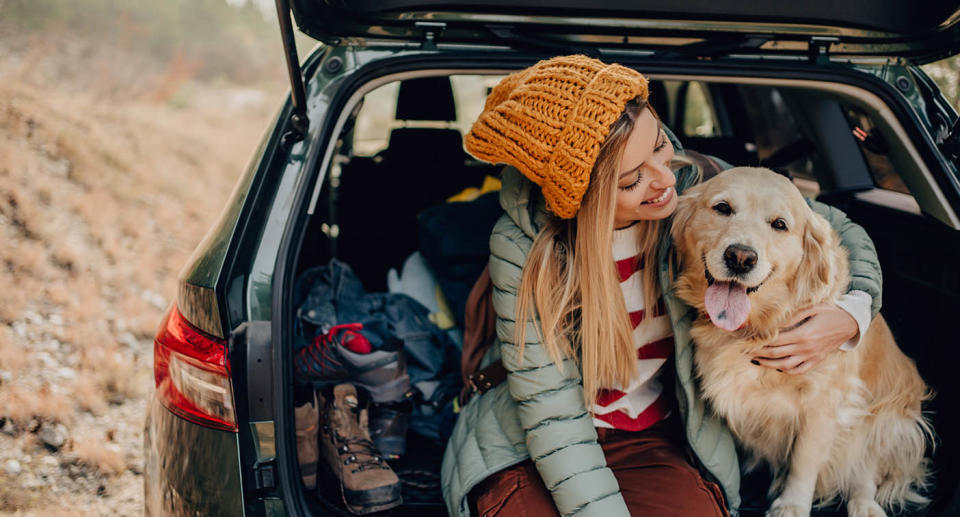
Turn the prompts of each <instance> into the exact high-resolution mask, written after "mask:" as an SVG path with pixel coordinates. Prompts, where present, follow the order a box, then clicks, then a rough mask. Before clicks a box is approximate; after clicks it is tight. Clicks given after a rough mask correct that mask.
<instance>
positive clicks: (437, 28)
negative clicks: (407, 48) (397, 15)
mask: <svg viewBox="0 0 960 517" xmlns="http://www.w3.org/2000/svg"><path fill="white" fill-rule="evenodd" d="M413 25H414V26H415V27H417V28H418V29H423V43H421V44H420V49H421V50H436V49H437V36H439V35H440V33H441V32H443V29H446V28H447V24H446V23H444V22H416V23H414V24H413Z"/></svg>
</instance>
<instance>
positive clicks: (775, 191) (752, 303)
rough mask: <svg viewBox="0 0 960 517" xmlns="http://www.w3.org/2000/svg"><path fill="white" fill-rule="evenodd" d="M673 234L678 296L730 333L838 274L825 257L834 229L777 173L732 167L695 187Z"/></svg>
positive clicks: (685, 199)
mask: <svg viewBox="0 0 960 517" xmlns="http://www.w3.org/2000/svg"><path fill="white" fill-rule="evenodd" d="M673 235H674V241H675V243H676V245H677V248H678V251H679V254H680V257H681V267H682V273H681V279H680V281H679V282H678V294H680V295H681V298H684V300H685V301H687V302H688V303H691V304H692V305H694V306H695V307H697V308H699V309H701V310H704V311H705V312H706V313H707V314H708V315H709V316H710V319H711V321H712V322H713V323H714V325H716V326H717V327H719V328H721V329H724V330H737V329H739V328H741V327H743V326H744V325H746V324H747V322H748V319H749V318H750V317H751V312H754V313H756V312H757V311H758V310H759V311H761V312H765V313H770V312H771V310H772V309H774V308H775V307H774V305H775V304H776V303H781V304H786V303H789V304H790V305H793V304H794V302H798V301H799V300H797V298H796V296H797V295H809V294H810V293H809V292H808V291H809V290H810V288H811V285H812V286H816V285H818V284H819V285H822V284H823V283H825V282H826V281H827V280H828V279H829V277H830V275H831V271H830V270H829V269H828V267H829V265H830V264H826V265H824V263H825V262H829V257H826V256H824V254H823V246H824V244H825V241H826V240H828V239H830V238H832V232H831V231H830V228H829V226H828V225H827V223H826V221H825V220H823V219H822V218H820V217H819V216H816V215H815V214H814V213H813V211H812V210H811V209H810V207H809V206H807V204H806V202H805V201H804V200H803V196H802V195H801V194H800V191H799V190H797V188H796V187H795V186H794V185H793V184H792V183H791V182H790V180H788V179H787V178H785V177H783V176H780V175H778V174H776V173H774V172H773V171H770V170H769V169H762V168H750V167H738V168H734V169H730V170H728V171H725V172H723V173H721V174H719V175H717V176H716V177H715V178H713V179H711V180H709V181H706V182H704V183H702V184H700V185H697V186H696V187H694V188H692V189H690V191H688V193H686V194H685V195H684V196H683V197H681V199H680V202H679V206H678V208H677V212H676V216H675V218H674V223H673ZM804 266H807V267H804ZM821 276H822V278H821Z"/></svg>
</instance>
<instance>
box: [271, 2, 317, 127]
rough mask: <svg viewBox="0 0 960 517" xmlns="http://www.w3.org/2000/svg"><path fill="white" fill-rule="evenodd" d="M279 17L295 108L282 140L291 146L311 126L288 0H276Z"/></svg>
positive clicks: (291, 96) (291, 95)
mask: <svg viewBox="0 0 960 517" xmlns="http://www.w3.org/2000/svg"><path fill="white" fill-rule="evenodd" d="M276 3H277V19H278V20H279V21H280V37H281V39H282V40H283V53H284V55H285V57H286V58H287V72H288V73H289V75H290V98H291V101H292V103H293V110H292V112H291V114H290V130H289V131H287V132H286V133H284V135H283V137H282V140H281V142H282V143H283V144H284V146H290V145H292V144H294V143H295V142H299V141H300V140H303V137H304V136H306V134H307V128H309V127H310V119H309V118H307V95H306V92H305V90H304V87H303V73H302V72H301V71H300V59H299V58H298V57H297V44H296V41H294V39H293V23H292V22H291V21H290V5H289V3H288V2H287V0H276Z"/></svg>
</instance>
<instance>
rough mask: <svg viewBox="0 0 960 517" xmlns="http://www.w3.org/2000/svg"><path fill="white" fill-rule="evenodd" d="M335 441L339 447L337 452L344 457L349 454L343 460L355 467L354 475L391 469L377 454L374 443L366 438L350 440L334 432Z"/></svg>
mask: <svg viewBox="0 0 960 517" xmlns="http://www.w3.org/2000/svg"><path fill="white" fill-rule="evenodd" d="M333 440H334V443H335V444H336V446H337V452H339V453H340V456H341V457H342V456H343V455H345V454H349V456H347V458H346V459H345V460H343V464H344V465H353V466H354V467H355V468H354V469H353V472H354V473H357V472H360V471H363V470H366V469H372V468H377V469H389V468H390V467H389V466H388V465H387V462H386V461H385V460H384V459H383V457H382V456H380V453H379V452H377V449H375V448H374V446H373V442H371V441H370V440H368V439H366V438H348V437H346V436H340V433H338V432H336V431H334V432H333ZM360 455H363V456H366V457H367V458H369V459H367V460H361V459H360Z"/></svg>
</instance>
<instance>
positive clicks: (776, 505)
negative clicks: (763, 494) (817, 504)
mask: <svg viewBox="0 0 960 517" xmlns="http://www.w3.org/2000/svg"><path fill="white" fill-rule="evenodd" d="M766 517H810V506H809V505H799V504H792V503H791V502H790V501H784V500H781V499H776V500H774V501H773V504H771V505H770V509H768V510H767V513H766Z"/></svg>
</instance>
